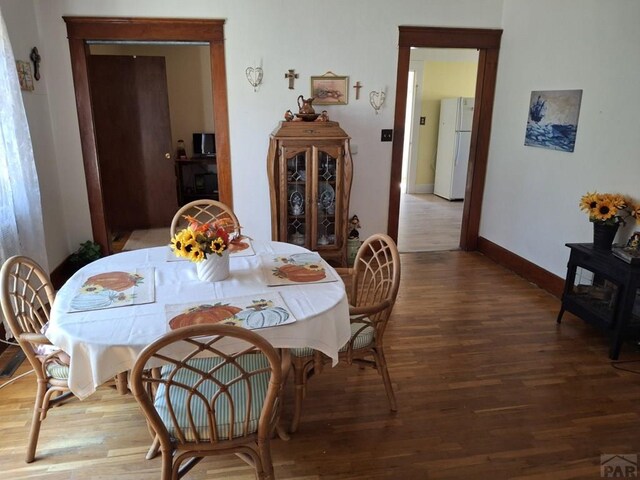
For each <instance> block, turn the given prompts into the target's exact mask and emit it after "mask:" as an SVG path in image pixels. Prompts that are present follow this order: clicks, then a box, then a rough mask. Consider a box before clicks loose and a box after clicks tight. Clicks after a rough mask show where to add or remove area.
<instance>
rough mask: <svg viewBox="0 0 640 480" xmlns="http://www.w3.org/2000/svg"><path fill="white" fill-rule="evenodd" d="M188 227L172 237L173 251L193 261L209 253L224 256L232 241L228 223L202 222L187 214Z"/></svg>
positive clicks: (202, 258)
mask: <svg viewBox="0 0 640 480" xmlns="http://www.w3.org/2000/svg"><path fill="white" fill-rule="evenodd" d="M184 218H185V219H187V221H188V222H189V225H188V226H187V228H185V229H183V230H180V231H179V232H178V233H176V234H175V235H174V236H173V238H172V239H171V249H172V250H173V253H174V254H175V255H176V256H178V257H182V258H186V259H188V260H191V261H192V262H196V263H197V262H200V261H202V260H204V259H206V258H207V256H208V255H213V254H215V255H218V256H222V254H223V253H224V251H225V250H227V249H228V248H229V243H230V242H231V240H230V238H229V233H228V232H227V225H226V224H225V223H224V222H222V221H214V222H206V223H202V222H200V221H199V220H197V219H195V218H193V217H191V216H189V215H185V217H184Z"/></svg>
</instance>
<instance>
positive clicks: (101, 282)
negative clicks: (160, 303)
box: [68, 267, 156, 312]
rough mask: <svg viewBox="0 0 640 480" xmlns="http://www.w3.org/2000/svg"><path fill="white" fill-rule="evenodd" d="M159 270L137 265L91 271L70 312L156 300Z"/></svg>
mask: <svg viewBox="0 0 640 480" xmlns="http://www.w3.org/2000/svg"><path fill="white" fill-rule="evenodd" d="M154 271H155V269H154V268H152V267H150V268H136V269H133V270H130V271H114V272H104V273H95V274H87V275H86V276H85V278H84V279H83V281H82V285H81V286H80V288H79V289H78V291H77V292H76V295H75V296H74V297H73V298H72V299H71V302H70V303H69V309H68V311H69V312H84V311H87V310H101V309H104V308H114V307H124V306H127V305H141V304H143V303H152V302H154V301H155V293H156V289H155V282H154Z"/></svg>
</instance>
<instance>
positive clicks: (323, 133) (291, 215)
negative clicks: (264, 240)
mask: <svg viewBox="0 0 640 480" xmlns="http://www.w3.org/2000/svg"><path fill="white" fill-rule="evenodd" d="M349 139H350V137H349V136H348V135H347V134H346V133H345V132H344V130H342V128H340V125H339V124H338V123H337V122H329V121H327V122H304V121H299V122H280V124H279V125H278V127H277V128H276V129H275V130H274V131H273V132H272V133H271V137H270V140H269V153H268V158H267V172H268V175H269V187H270V196H271V234H272V238H273V239H274V240H278V241H282V242H288V243H293V244H296V245H300V246H304V247H306V248H308V249H310V250H314V251H317V252H318V253H319V254H320V255H321V256H322V257H323V258H324V259H325V260H327V261H329V262H330V263H331V264H333V265H338V266H346V264H347V222H348V214H349V194H350V192H351V180H352V174H353V163H352V159H351V152H350V150H349Z"/></svg>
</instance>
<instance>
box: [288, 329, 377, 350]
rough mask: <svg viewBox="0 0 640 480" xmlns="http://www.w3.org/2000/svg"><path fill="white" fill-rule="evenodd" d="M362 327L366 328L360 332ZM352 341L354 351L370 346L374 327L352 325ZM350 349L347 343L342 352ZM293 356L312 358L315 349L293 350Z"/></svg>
mask: <svg viewBox="0 0 640 480" xmlns="http://www.w3.org/2000/svg"><path fill="white" fill-rule="evenodd" d="M362 327H364V329H363V330H362V331H360V332H358V330H360V329H361V328H362ZM351 340H352V341H353V349H354V350H357V349H359V348H364V347H367V346H369V345H370V344H371V343H372V342H373V327H372V326H370V325H368V324H364V323H352V324H351ZM348 348H349V344H348V343H345V344H344V345H343V347H342V348H341V349H340V351H341V352H346V351H347V349H348ZM291 354H292V355H293V356H295V357H310V356H311V355H313V349H312V348H309V347H304V348H292V349H291Z"/></svg>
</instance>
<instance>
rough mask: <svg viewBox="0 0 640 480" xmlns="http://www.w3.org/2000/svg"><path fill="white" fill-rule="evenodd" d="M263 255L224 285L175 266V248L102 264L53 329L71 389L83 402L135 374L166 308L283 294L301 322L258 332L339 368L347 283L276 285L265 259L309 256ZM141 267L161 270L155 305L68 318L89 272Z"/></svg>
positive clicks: (284, 248)
mask: <svg viewBox="0 0 640 480" xmlns="http://www.w3.org/2000/svg"><path fill="white" fill-rule="evenodd" d="M254 249H255V250H256V253H257V255H254V256H246V257H241V256H238V257H234V256H232V257H231V259H230V270H231V274H230V276H229V278H227V279H226V280H224V281H221V282H215V283H207V282H201V281H200V280H198V277H197V275H196V267H195V264H194V263H192V262H189V261H167V260H168V258H169V257H168V255H167V251H168V247H156V248H149V249H143V250H134V251H131V252H123V253H119V254H116V255H111V256H109V257H105V258H102V259H100V260H97V261H95V262H93V263H91V264H89V265H87V266H86V267H84V268H83V269H81V270H80V271H79V272H77V273H76V274H75V275H74V276H73V277H71V278H70V279H69V281H68V282H67V283H66V284H65V285H64V286H63V287H62V288H61V289H60V291H59V292H58V293H57V295H56V300H55V302H54V304H53V307H52V311H51V320H50V322H49V328H48V330H47V332H46V335H47V337H48V338H49V339H50V340H51V342H52V343H53V344H54V345H57V346H58V347H60V348H62V349H63V350H64V351H66V352H67V353H69V354H70V355H71V365H70V372H69V386H70V388H71V391H72V392H73V393H74V394H75V395H76V396H78V397H79V398H81V399H83V398H86V397H88V396H89V395H91V394H92V393H93V392H94V391H95V390H96V388H97V387H98V386H99V385H101V384H103V383H104V382H106V381H107V380H109V379H110V378H111V377H113V376H114V375H116V374H117V373H119V372H122V371H126V370H130V369H131V368H132V367H133V364H134V363H135V360H136V357H137V356H138V354H139V353H140V351H141V350H142V349H143V348H144V347H146V346H147V345H148V344H150V343H151V342H152V341H153V340H155V339H157V338H158V337H160V336H161V335H163V334H165V333H166V332H168V331H169V326H168V322H167V317H166V314H165V305H167V304H181V303H190V302H202V301H206V302H207V303H212V302H214V301H216V302H217V301H221V300H224V299H225V298H231V297H239V296H243V295H248V294H255V293H263V292H273V291H278V292H279V293H280V295H281V296H282V298H283V299H284V301H285V303H286V304H287V306H288V307H289V310H290V311H291V313H292V314H293V315H294V316H295V317H296V318H297V321H296V322H294V323H291V324H288V325H280V326H276V327H270V328H262V329H257V330H254V331H255V332H257V333H259V334H260V335H262V336H263V337H264V338H266V339H267V340H269V341H270V342H271V344H272V345H273V346H274V347H276V348H290V347H312V348H314V349H316V350H319V351H321V352H323V353H325V354H326V355H328V356H330V357H331V358H332V359H333V363H334V365H335V364H336V363H337V359H338V350H339V349H340V348H341V347H342V346H343V345H344V344H345V343H346V342H347V341H348V340H349V336H350V326H349V307H348V302H347V296H346V293H345V288H344V284H343V283H342V281H341V280H338V281H337V282H330V283H314V284H307V285H288V286H283V287H268V286H266V284H265V280H264V279H263V276H262V274H261V272H260V254H261V253H274V254H290V253H298V252H308V250H306V249H303V248H301V247H297V246H295V245H291V244H287V243H279V242H270V243H268V244H263V243H259V242H254ZM136 267H154V268H155V289H156V290H155V302H153V303H148V304H143V305H133V306H124V307H117V308H107V309H102V310H91V311H85V312H75V313H68V309H69V304H70V302H71V299H72V298H73V297H74V296H75V294H76V293H77V291H78V289H79V288H80V287H81V285H82V281H83V280H84V279H85V278H86V277H87V275H88V274H96V273H101V272H109V271H114V270H124V271H131V269H133V268H136Z"/></svg>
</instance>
